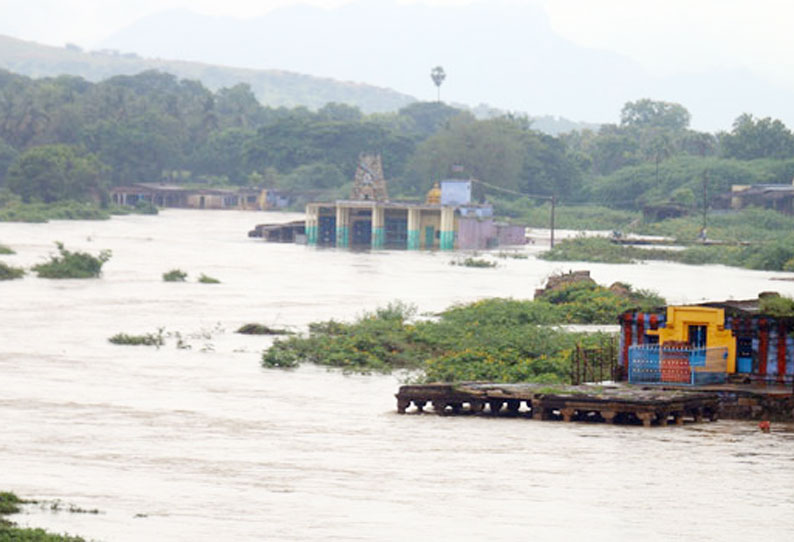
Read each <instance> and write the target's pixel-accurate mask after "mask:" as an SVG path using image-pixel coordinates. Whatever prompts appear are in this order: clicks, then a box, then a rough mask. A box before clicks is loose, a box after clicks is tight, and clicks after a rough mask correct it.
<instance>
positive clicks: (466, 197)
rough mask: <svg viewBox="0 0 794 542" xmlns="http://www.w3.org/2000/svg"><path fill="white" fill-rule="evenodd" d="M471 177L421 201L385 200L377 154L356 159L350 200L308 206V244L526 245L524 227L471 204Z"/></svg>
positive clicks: (406, 246) (443, 185) (484, 206)
mask: <svg viewBox="0 0 794 542" xmlns="http://www.w3.org/2000/svg"><path fill="white" fill-rule="evenodd" d="M471 192H472V181H471V180H459V179H448V180H443V181H441V182H440V183H437V184H436V185H435V186H434V187H433V188H432V189H431V190H430V191H429V192H428V194H427V198H426V200H425V202H424V203H400V202H392V201H390V200H389V197H388V191H387V188H386V180H385V179H384V177H383V168H382V164H381V158H380V156H379V155H364V154H362V155H361V156H360V157H359V165H358V168H357V170H356V174H355V177H354V184H353V190H352V193H351V199H349V200H337V201H335V202H328V203H310V204H308V205H307V206H306V225H305V234H306V243H307V244H309V245H322V246H334V247H342V248H344V247H351V246H359V247H371V248H376V249H378V248H404V249H408V250H419V249H440V250H453V249H486V248H493V247H496V246H500V245H520V244H524V243H526V235H525V230H526V228H525V227H524V226H516V225H510V224H506V223H500V222H497V221H495V220H494V218H493V208H492V207H491V205H489V204H475V203H472V197H471Z"/></svg>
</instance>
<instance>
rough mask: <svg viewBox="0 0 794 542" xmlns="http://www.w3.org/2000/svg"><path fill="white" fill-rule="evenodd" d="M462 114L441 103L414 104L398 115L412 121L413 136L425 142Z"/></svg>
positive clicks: (407, 106) (403, 109) (411, 132)
mask: <svg viewBox="0 0 794 542" xmlns="http://www.w3.org/2000/svg"><path fill="white" fill-rule="evenodd" d="M462 112H463V111H462V110H461V109H457V108H455V107H451V106H449V105H446V104H443V103H440V102H414V103H412V104H409V105H406V106H405V107H403V108H402V109H400V111H399V112H398V113H397V114H398V116H399V117H402V118H407V119H410V120H411V121H412V123H413V125H412V126H411V127H410V128H409V130H410V132H409V133H410V134H411V135H412V136H414V137H415V138H416V139H419V140H424V139H427V138H428V137H430V136H431V135H433V134H435V133H436V132H438V131H439V130H440V129H441V128H442V127H443V126H445V125H446V124H447V122H449V120H450V119H452V118H453V117H457V116H458V115H460V114H461V113H462Z"/></svg>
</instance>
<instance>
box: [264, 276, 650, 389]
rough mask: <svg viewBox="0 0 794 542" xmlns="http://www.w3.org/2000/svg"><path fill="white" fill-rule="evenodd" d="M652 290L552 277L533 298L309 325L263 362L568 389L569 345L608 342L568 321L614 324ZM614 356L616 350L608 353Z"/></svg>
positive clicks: (395, 310)
mask: <svg viewBox="0 0 794 542" xmlns="http://www.w3.org/2000/svg"><path fill="white" fill-rule="evenodd" d="M664 304H665V300H664V299H662V298H661V297H659V296H658V295H656V294H655V293H653V292H647V291H642V290H640V291H634V290H633V289H632V288H631V286H629V285H626V284H621V283H615V284H613V285H612V286H610V287H609V288H607V287H604V286H600V285H598V284H596V283H595V282H594V281H592V280H591V279H589V278H584V279H581V280H579V279H577V280H573V281H569V280H565V277H564V276H563V278H562V279H558V280H550V282H549V286H547V287H546V289H544V290H543V291H540V292H538V293H537V294H536V296H535V300H533V301H527V300H516V299H502V298H493V299H483V300H480V301H476V302H474V303H467V304H463V305H457V306H453V307H450V308H448V309H447V310H445V311H443V312H441V313H440V314H438V315H433V317H431V318H416V309H415V308H414V307H412V306H409V305H406V304H404V303H401V302H393V303H391V304H389V305H388V306H387V307H384V308H381V309H378V310H376V311H374V312H372V313H367V314H364V315H362V316H361V317H359V318H358V319H357V320H356V321H355V322H352V323H343V322H338V321H335V320H329V321H325V322H315V323H313V324H310V325H309V330H308V333H305V334H300V335H292V336H289V337H286V338H280V339H276V340H275V341H274V343H273V345H272V346H271V347H270V348H269V349H268V350H266V351H265V352H264V354H263V356H262V365H263V366H265V367H268V368H292V367H296V366H297V365H299V364H301V363H304V362H308V363H314V364H318V365H326V366H331V367H336V368H340V369H342V370H345V371H352V372H391V371H394V370H408V371H409V373H410V374H411V378H412V379H413V380H414V381H417V382H463V381H472V380H480V381H491V382H542V383H548V384H559V383H569V382H570V380H571V376H572V374H571V371H572V357H573V355H574V352H575V350H576V349H577V346H578V347H580V348H585V349H589V350H598V351H603V352H608V351H610V348H614V341H615V336H614V334H612V333H604V332H596V333H592V332H572V331H568V330H566V329H565V328H564V327H560V326H564V325H567V324H615V323H617V317H618V315H619V314H620V313H622V312H623V311H625V310H628V309H629V308H636V307H643V308H649V309H650V308H654V307H659V306H662V305H664ZM612 351H614V350H612Z"/></svg>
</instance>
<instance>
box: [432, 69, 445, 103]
mask: <svg viewBox="0 0 794 542" xmlns="http://www.w3.org/2000/svg"><path fill="white" fill-rule="evenodd" d="M430 78H431V79H432V80H433V83H435V84H436V88H437V89H438V97H437V101H438V102H439V103H441V83H443V82H444V79H446V78H447V74H446V73H444V68H442V67H441V66H436V67H435V68H433V69H432V71H431V72H430Z"/></svg>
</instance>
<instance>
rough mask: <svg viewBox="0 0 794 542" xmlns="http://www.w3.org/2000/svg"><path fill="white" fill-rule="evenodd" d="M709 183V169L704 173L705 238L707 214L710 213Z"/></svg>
mask: <svg viewBox="0 0 794 542" xmlns="http://www.w3.org/2000/svg"><path fill="white" fill-rule="evenodd" d="M708 182H709V170H708V169H707V170H706V171H705V172H703V232H704V237H705V232H706V214H707V213H708V207H709V204H708V201H709V200H708Z"/></svg>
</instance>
